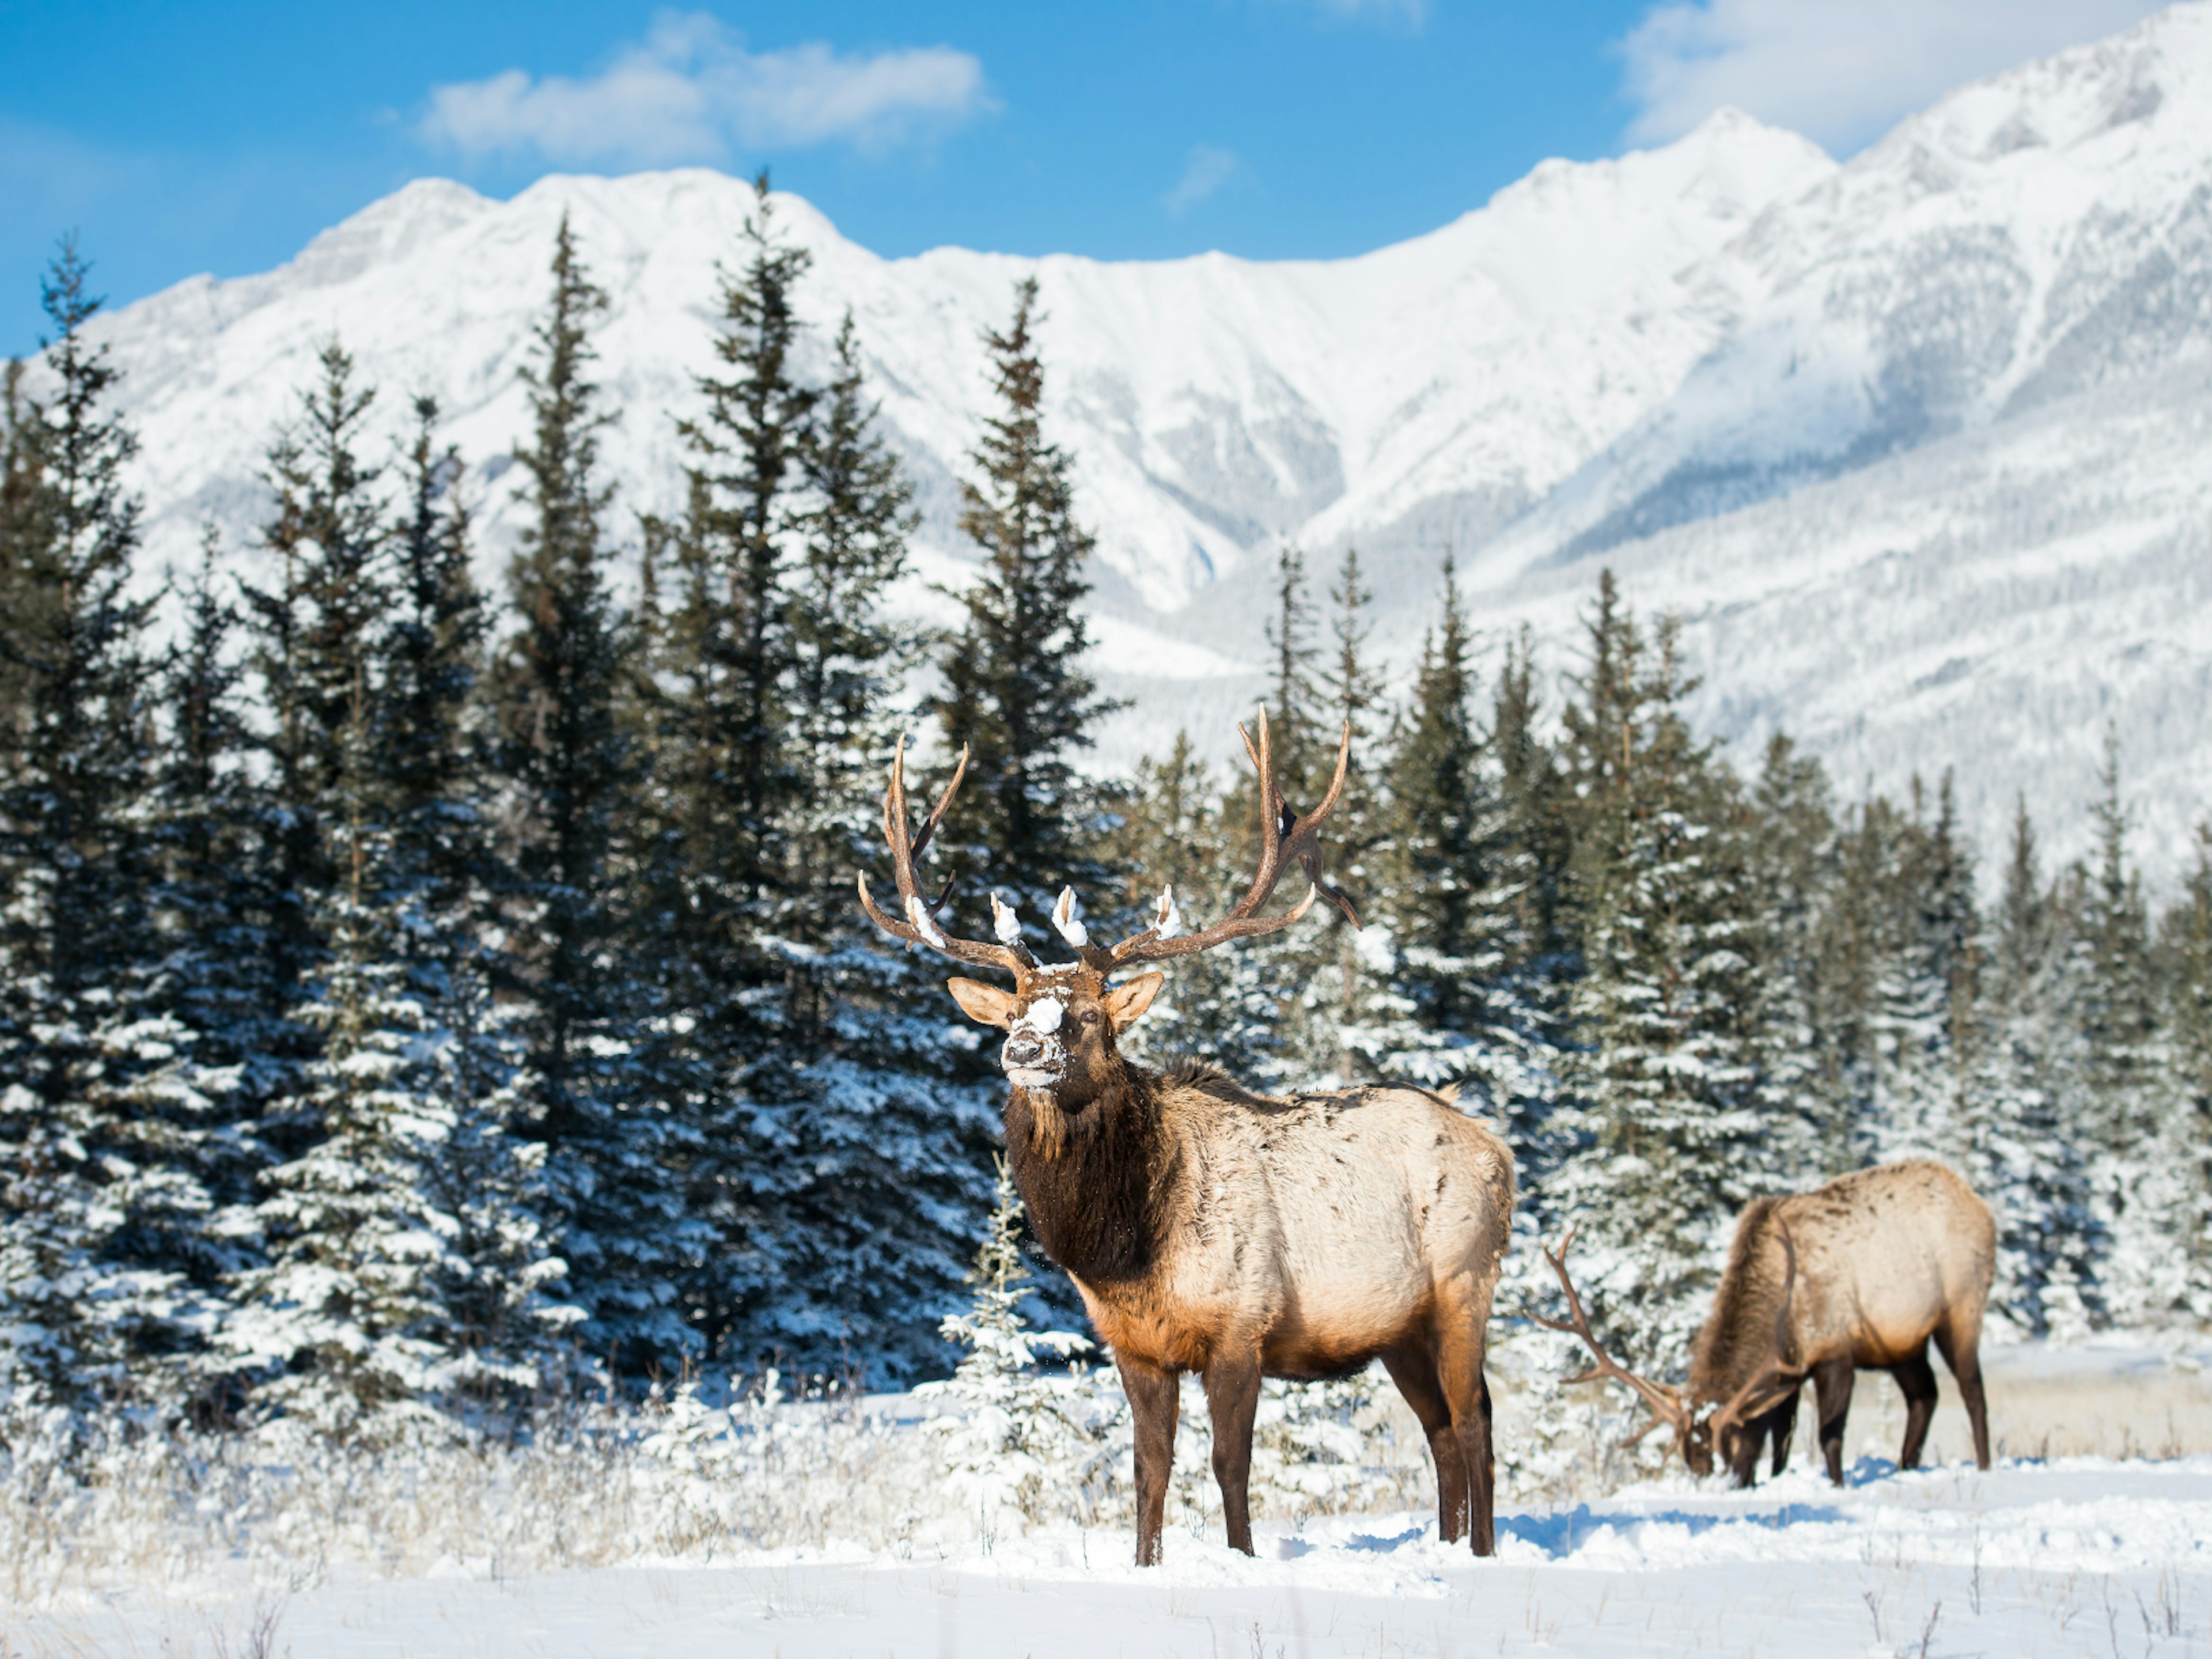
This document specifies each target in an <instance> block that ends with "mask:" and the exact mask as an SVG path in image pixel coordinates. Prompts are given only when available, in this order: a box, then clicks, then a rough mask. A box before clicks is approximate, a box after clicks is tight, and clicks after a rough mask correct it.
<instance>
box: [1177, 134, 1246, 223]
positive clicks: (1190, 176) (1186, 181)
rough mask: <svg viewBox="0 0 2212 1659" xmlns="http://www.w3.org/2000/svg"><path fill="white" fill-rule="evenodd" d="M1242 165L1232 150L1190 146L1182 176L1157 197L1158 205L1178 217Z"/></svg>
mask: <svg viewBox="0 0 2212 1659" xmlns="http://www.w3.org/2000/svg"><path fill="white" fill-rule="evenodd" d="M1243 165H1244V164H1243V162H1242V161H1238V160H1237V152H1236V151H1235V150H1233V149H1217V148H1216V147H1215V146H1213V145H1212V144H1193V145H1192V146H1191V147H1190V154H1189V155H1188V156H1186V157H1185V158H1184V161H1183V166H1182V178H1180V179H1176V186H1175V188H1174V189H1173V190H1171V191H1169V192H1168V193H1167V194H1166V195H1164V196H1163V197H1160V205H1161V206H1162V207H1164V208H1165V209H1166V210H1168V211H1169V212H1170V213H1171V214H1174V215H1175V216H1177V217H1178V218H1179V217H1181V216H1182V215H1184V214H1186V213H1188V212H1189V211H1190V210H1192V209H1193V208H1194V207H1196V206H1197V205H1198V204H1200V202H1203V201H1204V200H1206V197H1209V196H1211V195H1212V194H1213V193H1214V192H1215V191H1218V190H1219V189H1220V188H1221V187H1222V185H1225V184H1227V183H1228V182H1229V181H1230V180H1231V179H1234V178H1235V177H1236V176H1237V173H1239V172H1240V171H1242V170H1243Z"/></svg>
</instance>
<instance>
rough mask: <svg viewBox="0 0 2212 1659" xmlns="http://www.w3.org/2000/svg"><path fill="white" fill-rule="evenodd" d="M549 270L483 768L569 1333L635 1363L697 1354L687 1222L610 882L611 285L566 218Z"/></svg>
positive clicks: (624, 747) (618, 807)
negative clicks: (576, 1314)
mask: <svg viewBox="0 0 2212 1659" xmlns="http://www.w3.org/2000/svg"><path fill="white" fill-rule="evenodd" d="M552 276H553V295H552V300H551V303H550V306H549V307H548V308H547V310H546V313H545V315H544V319H543V320H542V321H541V322H540V323H539V325H538V328H537V331H536V333H535V339H536V342H537V345H536V354H535V360H534V362H532V365H531V367H530V368H527V369H526V370H525V372H524V373H525V382H526V385H527V386H528V388H529V391H530V399H531V408H532V416H533V429H532V442H531V443H530V444H528V445H527V446H526V447H522V448H520V449H519V450H517V451H516V453H515V459H516V460H517V461H519V462H520V464H521V465H522V468H523V470H524V471H525V473H526V483H525V485H524V489H523V500H524V501H525V502H526V505H527V507H529V509H530V513H531V519H530V522H529V524H528V525H527V526H526V528H525V530H524V532H523V534H522V538H521V547H520V550H519V551H518V553H517V554H516V556H515V558H514V561H513V564H512V565H511V566H510V568H509V571H508V576H507V586H508V592H509V596H510V604H511V605H512V608H513V614H514V616H515V617H516V618H517V619H518V622H519V626H518V627H517V628H516V629H515V631H514V632H513V634H512V635H509V636H508V638H507V641H505V642H504V644H503V646H502V647H501V652H500V654H499V658H498V660H497V663H496V666H495V677H494V678H495V683H494V685H493V696H494V698H495V705H496V708H497V732H496V738H495V775H496V776H497V778H498V781H499V786H500V787H501V789H502V791H503V792H504V793H505V796H506V799H507V804H508V810H509V812H510V814H511V817H512V818H513V823H514V829H513V846H512V848H511V849H510V850H509V854H508V858H507V870H508V873H507V876H506V878H505V879H504V882H503V890H502V893H501V900H502V908H503V909H504V911H505V913H506V917H507V924H508V926H509V927H511V928H512V929H513V932H514V935H515V937H516V938H517V939H518V941H519V946H518V951H517V955H518V957H520V961H519V963H518V964H517V967H516V969H515V971H516V975H517V980H518V983H517V986H516V988H517V989H518V990H519V991H520V994H522V995H523V996H524V998H526V1002H527V1018H526V1021H525V1023H524V1026H523V1035H524V1039H525V1041H526V1044H527V1047H528V1054H529V1067H530V1078H531V1083H530V1102H531V1114H532V1117H533V1118H534V1120H535V1130H536V1133H537V1134H538V1137H539V1138H540V1139H543V1140H544V1143H545V1146H546V1148H547V1151H546V1179H547V1182H548V1184H549V1187H550V1194H551V1197H550V1202H551V1204H552V1206H553V1207H554V1211H555V1213H556V1216H557V1218H558V1225H559V1231H560V1244H561V1249H562V1255H564V1256H565V1257H566V1258H567V1260H568V1262H569V1264H570V1267H571V1271H572V1273H574V1283H575V1285H576V1286H577V1289H578V1293H579V1296H580V1299H581V1300H582V1302H583V1304H584V1306H585V1309H586V1312H587V1313H588V1314H589V1316H590V1318H589V1321H588V1322H587V1323H586V1324H585V1325H584V1326H583V1327H582V1328H581V1335H582V1338H583V1340H584V1341H585V1342H586V1346H588V1347H589V1348H590V1350H591V1351H592V1352H594V1353H599V1354H607V1353H610V1352H611V1354H612V1355H613V1357H614V1359H615V1362H616V1364H617V1366H618V1367H619V1368H620V1369H622V1370H623V1371H624V1372H625V1373H627V1374H629V1375H636V1374H638V1373H640V1372H641V1371H643V1370H645V1369H646V1367H647V1366H648V1365H649V1364H654V1363H661V1364H666V1363H671V1362H672V1361H673V1359H674V1358H676V1357H678V1356H679V1355H682V1354H684V1353H686V1352H690V1351H691V1350H692V1348H693V1346H694V1339H693V1337H692V1334H691V1332H690V1328H689V1326H688V1324H687V1322H685V1320H684V1316H683V1313H682V1310H681V1308H680V1306H679V1304H678V1285H679V1283H680V1282H681V1279H682V1278H683V1276H684V1274H685V1273H686V1272H687V1271H688V1270H689V1265H690V1261H691V1260H692V1259H693V1258H694V1256H695V1255H696V1250H697V1248H698V1244H699V1235H698V1233H697V1231H696V1228H694V1227H693V1225H691V1223H690V1220H689V1218H688V1217H687V1216H686V1214H685V1211H684V1200H683V1191H682V1186H681V1176H682V1170H681V1162H682V1158H683V1156H684V1152H685V1146H684V1133H683V1128H682V1126H681V1124H680V1123H679V1122H678V1121H677V1120H676V1119H675V1118H674V1117H673V1116H672V1115H671V1114H670V1113H669V1112H668V1111H667V1110H666V1109H665V1103H663V1102H661V1101H659V1100H657V1099H654V1098H652V1097H649V1096H648V1095H647V1093H645V1092H644V1091H641V1089H640V1088H638V1087H637V1079H636V1075H635V1049H636V1044H637V1040H638V1036H637V1030H636V1025H635V1022H636V1019H637V1018H638V1016H639V1013H640V1012H641V1011H640V1009H639V1006H638V1001H639V999H638V994H637V990H636V987H635V977H634V974H635V969H634V966H633V961H632V958H631V957H629V954H628V947H629V941H630V939H631V938H632V936H631V935H629V934H628V933H626V932H625V930H624V927H623V916H622V915H620V914H619V913H618V911H617V905H616V902H615V896H616V891H617V881H616V876H617V854H618V852H619V848H618V847H617V836H618V834H619V831H620V829H621V826H622V821H623V815H624V814H625V812H626V811H628V809H629V796H630V793H631V791H632V789H633V788H634V787H635V781H636V777H637V764H636V761H635V755H634V752H633V744H632V739H631V737H630V734H629V732H628V731H627V730H625V728H624V727H623V725H622V724H621V722H620V721H619V720H618V718H617V698H618V696H619V695H620V693H621V691H622V690H623V683H624V679H625V677H626V675H627V673H628V665H627V661H626V657H627V653H626V649H625V646H626V641H625V639H624V630H623V618H622V617H621V616H620V615H619V613H618V612H617V609H616V607H615V604H614V601H613V599H612V598H611V595H610V593H609V592H608V586H607V570H606V567H607V562H608V558H609V550H608V548H607V546H606V544H605V532H604V530H603V528H602V524H601V520H602V519H603V517H604V515H605V513H606V510H607V507H608V504H609V495H608V491H607V489H606V488H605V486H604V485H602V484H601V483H599V481H598V479H597V477H596V471H597V465H598V460H599V438H598V434H599V430H600V428H602V427H604V426H605V424H606V423H607V422H608V420H609V419H611V416H607V415H605V414H604V413H602V412H601V411H600V410H599V408H598V407H597V401H598V388H597V386H594V385H593V383H592V380H590V378H589V373H590V365H591V362H592V351H591V348H590V344H589V341H588V329H589V325H590V323H591V320H592V317H593V316H594V315H596V314H597V313H599V312H600V311H602V310H604V309H605V305H606V296H605V294H604V293H603V292H602V291H601V290H600V289H598V288H596V287H594V286H593V285H592V281H591V278H590V276H588V274H587V273H586V270H585V269H584V266H583V263H582V261H581V259H580V258H579V256H578V254H577V251H576V243H575V238H574V234H573V233H572V232H571V231H570V230H569V228H568V224H567V222H566V221H565V220H564V221H563V222H562V228H561V232H560V234H559V236H558V238H557V240H556V243H555V247H554V255H553V261H552ZM647 937H649V935H647Z"/></svg>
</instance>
